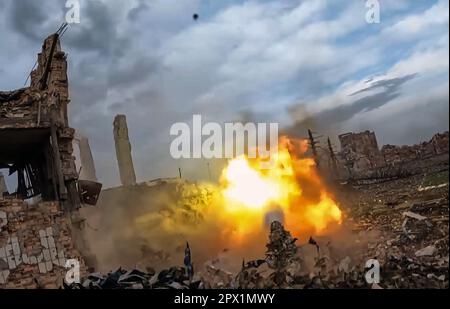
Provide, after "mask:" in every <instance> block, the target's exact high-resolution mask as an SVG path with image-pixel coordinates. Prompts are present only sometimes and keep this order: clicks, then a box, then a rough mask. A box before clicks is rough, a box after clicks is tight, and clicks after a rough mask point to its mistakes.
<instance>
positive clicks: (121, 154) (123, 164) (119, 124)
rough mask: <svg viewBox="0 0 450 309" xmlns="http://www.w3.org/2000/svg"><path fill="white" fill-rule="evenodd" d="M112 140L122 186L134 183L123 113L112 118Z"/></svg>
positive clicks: (125, 120) (129, 145) (131, 159)
mask: <svg viewBox="0 0 450 309" xmlns="http://www.w3.org/2000/svg"><path fill="white" fill-rule="evenodd" d="M114 141H115V144H116V156H117V163H118V164H119V173H120V181H121V182H122V185H123V186H129V185H133V184H135V183H136V175H135V173H134V166H133V158H132V157H131V144H130V139H129V137H128V126H127V118H126V117H125V115H117V116H116V117H115V118H114Z"/></svg>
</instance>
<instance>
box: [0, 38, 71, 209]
mask: <svg viewBox="0 0 450 309" xmlns="http://www.w3.org/2000/svg"><path fill="white" fill-rule="evenodd" d="M68 103H69V91H68V79H67V62H66V56H65V53H64V52H63V51H61V46H60V42H59V37H58V34H54V35H52V36H50V37H48V38H47V39H46V40H45V41H44V44H43V46H42V51H41V52H40V53H39V55H38V60H37V68H36V69H35V70H33V71H32V72H31V85H30V86H29V87H27V88H22V89H19V90H15V91H9V92H0V145H1V151H0V168H5V169H9V171H10V173H17V183H18V186H17V191H16V192H10V193H13V194H15V195H17V196H20V197H22V198H31V197H33V196H37V195H41V196H42V198H43V199H44V200H60V201H61V202H62V205H63V207H65V208H67V209H77V208H79V205H80V201H79V197H78V194H77V189H76V179H77V177H78V175H77V171H76V169H75V162H74V157H73V156H72V139H73V136H74V133H75V130H74V129H72V128H70V127H69V124H68V117H67V104H68Z"/></svg>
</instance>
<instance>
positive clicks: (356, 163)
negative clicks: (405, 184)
mask: <svg viewBox="0 0 450 309" xmlns="http://www.w3.org/2000/svg"><path fill="white" fill-rule="evenodd" d="M339 141H340V143H341V151H340V153H339V155H340V157H341V158H342V160H343V164H344V165H345V166H346V167H347V168H348V171H349V173H350V174H360V173H362V172H363V171H365V170H370V169H376V168H379V167H382V166H384V159H383V156H382V155H381V152H380V150H379V148H378V143H377V138H376V136H375V133H374V132H371V131H364V132H360V133H345V134H341V135H339Z"/></svg>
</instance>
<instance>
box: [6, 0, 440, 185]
mask: <svg viewBox="0 0 450 309" xmlns="http://www.w3.org/2000/svg"><path fill="white" fill-rule="evenodd" d="M80 4H81V16H80V17H81V20H80V21H81V22H80V24H71V25H70V27H69V29H68V31H67V32H66V33H65V35H64V37H63V38H62V45H63V49H64V50H65V51H66V52H67V53H68V60H69V66H70V67H69V80H70V90H71V99H72V102H71V104H70V121H71V126H72V127H74V128H76V129H77V130H78V131H79V132H80V133H81V134H83V135H86V136H88V137H89V139H90V143H91V147H92V150H93V155H94V160H95V163H96V167H97V176H98V177H99V179H100V180H101V181H102V182H103V183H104V184H105V186H113V185H117V184H118V182H119V177H118V170H117V164H116V159H115V150H114V142H113V135H112V121H113V118H114V115H115V114H118V113H123V114H126V115H127V118H128V126H129V131H130V132H129V133H130V138H131V139H132V146H133V157H134V161H135V168H136V173H137V176H138V180H146V179H151V178H157V177H171V176H176V175H177V173H178V167H182V168H183V171H184V174H185V176H186V177H187V178H198V177H206V175H207V174H206V172H204V171H205V169H202V168H200V167H201V166H204V162H202V161H196V162H195V163H192V162H191V161H174V160H173V159H171V158H170V154H169V146H170V142H171V140H172V138H171V137H170V135H169V129H170V126H171V125H172V124H173V123H175V122H179V121H184V122H189V121H190V120H192V115H193V114H202V116H203V119H204V120H205V121H217V122H223V121H237V120H253V121H270V122H274V121H277V122H279V123H280V126H281V127H283V129H284V130H286V131H288V132H290V133H291V134H294V135H297V136H304V135H305V128H307V127H312V128H314V129H315V130H316V131H318V132H321V133H323V134H326V135H330V136H331V137H332V139H335V137H336V135H338V134H340V133H343V132H345V131H360V130H366V129H370V130H375V131H376V133H377V137H378V142H379V144H380V145H382V144H386V143H391V144H392V143H393V144H410V143H416V142H419V141H423V140H427V139H429V138H430V137H431V136H432V135H433V134H434V133H435V132H438V131H443V130H448V118H449V115H448V110H449V105H448V101H449V93H448V92H449V84H448V82H449V79H448V74H449V71H448V70H449V63H448V54H449V33H448V26H449V25H448V23H449V14H448V9H449V8H448V1H447V0H441V1H430V0H428V1H425V0H414V1H413V0H410V1H406V0H397V1H380V9H381V11H380V23H372V24H369V23H367V22H366V18H365V17H366V12H367V8H366V6H365V1H364V0H352V1H348V0H345V1H344V0H333V1H331V0H330V1H325V0H276V1H275V0H274V1H266V0H265V1H242V0H233V1H216V0H203V1H200V0H127V1H121V0H80ZM66 10H67V9H66V8H65V1H64V0H40V1H36V0H0V44H1V48H0V89H1V90H10V89H15V88H20V87H23V85H24V82H25V79H26V76H27V74H28V72H29V71H30V69H31V67H32V66H33V64H34V62H35V59H36V53H37V52H38V51H39V50H40V47H41V44H42V40H43V39H44V38H45V37H46V36H47V35H48V34H50V33H52V32H54V31H55V30H56V29H57V28H58V27H59V26H60V24H61V23H62V22H63V21H64V16H65V13H66ZM195 13H196V14H198V15H199V18H198V19H197V20H194V19H193V18H192V16H193V14H195ZM217 166H218V165H217ZM217 168H218V167H217ZM199 171H200V172H199ZM213 172H214V173H216V172H217V171H216V170H214V167H213Z"/></svg>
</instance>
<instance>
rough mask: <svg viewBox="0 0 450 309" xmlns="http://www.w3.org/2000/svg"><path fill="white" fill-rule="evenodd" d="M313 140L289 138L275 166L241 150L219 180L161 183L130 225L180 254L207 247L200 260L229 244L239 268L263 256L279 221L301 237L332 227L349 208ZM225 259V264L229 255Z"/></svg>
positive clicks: (149, 242)
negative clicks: (335, 193) (312, 154)
mask: <svg viewBox="0 0 450 309" xmlns="http://www.w3.org/2000/svg"><path fill="white" fill-rule="evenodd" d="M307 146H308V144H307V142H306V141H303V140H293V139H288V138H286V137H282V138H280V140H279V145H278V152H277V153H276V154H274V156H273V157H272V159H273V162H274V163H275V164H273V165H272V167H271V168H268V169H265V168H264V167H266V166H265V165H263V164H262V163H264V162H265V161H263V160H262V159H259V158H256V159H250V158H248V157H247V156H239V157H237V158H234V159H232V160H230V161H229V162H228V164H227V165H226V167H225V168H224V169H223V170H222V173H221V177H220V181H219V184H218V185H215V184H212V183H190V182H184V181H180V182H177V183H176V184H175V185H174V186H175V188H173V187H170V188H169V187H168V189H167V190H168V192H170V194H169V195H168V196H167V197H164V196H165V195H164V194H163V193H164V192H160V191H161V189H160V190H159V191H158V192H160V195H161V196H156V195H154V194H152V198H151V200H149V201H148V204H145V205H146V206H145V208H144V209H139V211H138V213H139V214H138V216H137V217H136V218H135V219H134V224H132V225H127V229H131V231H130V233H134V234H135V235H138V236H139V239H140V240H142V242H143V243H144V244H145V246H146V247H149V248H150V249H151V250H152V252H153V251H154V252H159V251H161V250H163V251H164V252H169V255H170V256H172V257H177V258H179V259H181V258H182V254H183V252H184V251H182V250H181V251H180V249H179V248H184V246H185V242H186V241H189V244H190V245H191V247H192V248H201V250H197V251H196V252H197V253H196V260H197V261H202V262H204V261H206V260H209V259H210V258H211V256H222V255H223V253H222V252H223V251H222V250H224V249H226V252H227V253H226V254H225V255H226V256H227V258H228V259H229V262H230V264H229V265H227V266H226V268H227V269H232V268H229V267H237V268H236V270H237V269H238V268H239V267H240V265H241V264H240V263H241V261H242V257H243V256H245V257H246V258H249V259H252V258H253V259H256V258H258V257H260V256H261V254H264V244H265V243H266V239H267V232H268V230H267V228H268V227H269V226H270V223H271V221H273V220H278V221H280V222H283V224H284V226H285V227H286V229H287V230H289V231H290V232H291V234H292V235H293V236H294V237H296V238H298V239H300V240H302V241H305V240H306V239H307V238H309V236H311V235H324V234H330V233H332V232H333V231H334V229H335V228H336V227H338V226H339V224H340V223H341V220H342V213H341V210H340V209H339V207H338V205H337V204H336V202H335V201H334V200H333V198H332V195H331V194H330V192H329V191H328V190H327V189H326V186H325V184H324V183H323V182H322V180H321V178H320V177H319V175H318V173H317V169H316V166H315V162H314V160H313V159H311V158H307V157H305V152H306V151H307ZM157 202H158V203H159V204H160V206H157V205H158V203H157ZM123 233H124V232H123V231H122V232H121V234H123ZM221 261H222V263H225V262H224V260H223V256H222V258H221ZM158 263H159V262H158ZM160 263H161V265H164V263H165V261H161V262H160ZM152 265H160V264H157V261H152Z"/></svg>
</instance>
